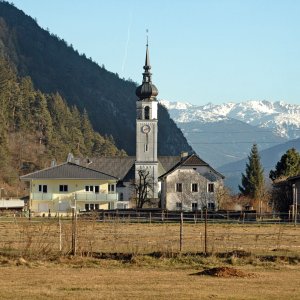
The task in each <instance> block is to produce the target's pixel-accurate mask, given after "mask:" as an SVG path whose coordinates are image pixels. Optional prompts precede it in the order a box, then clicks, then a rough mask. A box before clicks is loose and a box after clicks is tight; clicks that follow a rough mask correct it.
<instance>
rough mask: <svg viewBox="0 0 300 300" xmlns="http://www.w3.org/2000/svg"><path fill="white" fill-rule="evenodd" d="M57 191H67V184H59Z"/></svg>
mask: <svg viewBox="0 0 300 300" xmlns="http://www.w3.org/2000/svg"><path fill="white" fill-rule="evenodd" d="M59 191H60V192H67V191H68V186H67V185H66V184H60V185H59Z"/></svg>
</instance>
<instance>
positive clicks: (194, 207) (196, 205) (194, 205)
mask: <svg viewBox="0 0 300 300" xmlns="http://www.w3.org/2000/svg"><path fill="white" fill-rule="evenodd" d="M192 210H193V211H195V210H198V203H197V202H194V203H192Z"/></svg>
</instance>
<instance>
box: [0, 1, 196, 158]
mask: <svg viewBox="0 0 300 300" xmlns="http://www.w3.org/2000/svg"><path fill="white" fill-rule="evenodd" d="M0 52H1V53H2V54H3V55H6V56H8V57H9V58H10V60H12V61H13V63H14V64H15V66H16V68H17V70H18V72H19V74H20V75H21V76H24V75H29V76H30V77H31V78H32V81H33V83H34V85H35V87H36V88H38V89H40V90H41V91H43V92H47V93H53V92H56V91H58V92H59V93H60V94H61V95H62V96H63V97H64V98H65V99H66V101H67V102H68V104H71V105H76V106H77V107H78V108H79V109H80V110H81V111H83V109H84V108H85V109H86V110H87V112H88V115H89V118H90V120H91V122H92V125H93V127H94V129H95V130H97V131H99V132H100V133H101V134H103V135H104V134H106V135H112V136H113V137H114V139H115V142H116V144H117V146H118V147H119V148H122V149H124V150H125V151H126V152H127V153H128V154H130V155H132V154H134V153H135V116H136V115H135V111H136V109H135V101H136V97H135V88H136V84H135V83H133V82H130V81H125V80H122V79H120V78H119V77H118V75H116V74H113V73H111V72H108V71H107V70H105V68H103V67H99V66H98V65H97V64H96V63H94V62H93V61H91V60H90V59H87V58H86V57H85V55H79V53H78V52H77V51H76V50H74V49H73V48H72V47H71V46H68V45H67V43H66V42H65V41H64V40H62V39H59V38H58V37H56V36H54V35H51V34H50V33H49V32H48V31H46V30H44V29H42V28H40V27H39V26H38V24H37V23H36V21H34V20H33V19H32V18H31V17H29V16H27V15H25V14H24V13H23V12H22V11H21V10H18V9H17V8H15V7H14V6H12V5H11V4H8V3H7V2H0ZM141 70H142V66H141ZM157 85H158V86H159V83H157ZM158 141H159V149H158V152H159V154H160V155H177V154H178V153H179V152H180V151H182V150H184V151H192V148H191V147H190V146H189V145H188V143H187V141H186V139H185V137H184V136H183V134H182V133H181V131H180V130H179V129H178V128H177V126H176V125H175V123H174V122H173V121H172V120H171V119H170V117H169V114H168V112H167V111H166V109H165V108H163V107H162V106H159V130H158Z"/></svg>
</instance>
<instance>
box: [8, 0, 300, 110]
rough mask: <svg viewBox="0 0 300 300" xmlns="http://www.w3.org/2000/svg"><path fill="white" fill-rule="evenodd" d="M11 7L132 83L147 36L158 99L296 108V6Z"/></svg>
mask: <svg viewBox="0 0 300 300" xmlns="http://www.w3.org/2000/svg"><path fill="white" fill-rule="evenodd" d="M12 2H13V3H14V4H15V6H16V7H18V8H19V9H22V10H23V11H24V12H25V13H26V14H28V15H30V16H32V17H33V18H36V19H37V21H38V24H39V25H40V26H42V27H43V28H49V30H50V32H51V33H54V34H56V35H58V36H59V37H61V38H63V39H64V40H66V41H67V42H68V43H69V44H72V45H73V47H74V48H75V49H77V50H78V51H79V52H80V53H85V54H86V56H87V57H92V59H93V60H94V61H96V62H97V63H99V64H100V65H102V64H104V65H105V67H106V69H108V70H110V71H112V72H114V73H118V74H119V76H120V77H124V78H125V79H128V78H131V79H132V80H134V81H136V82H141V79H142V74H141V73H142V71H143V70H142V65H143V63H144V56H145V44H146V29H149V46H150V61H151V65H152V72H153V82H154V83H155V84H156V86H157V87H158V89H159V98H162V99H166V100H169V101H185V102H191V103H193V104H198V105H203V104H206V103H208V102H212V103H223V102H228V101H233V102H239V101H245V100H270V101H278V100H284V101H286V102H288V103H296V104H300V17H299V15H300V1H297V0H281V1H279V0H270V1H268V0H239V1H238V0H205V1H204V0H202V1H201V0H186V1H184V0H149V1H139V0H109V1H108V0H86V1H81V0H80V1H79V0H51V1H46V0H45V1H37V0H12Z"/></svg>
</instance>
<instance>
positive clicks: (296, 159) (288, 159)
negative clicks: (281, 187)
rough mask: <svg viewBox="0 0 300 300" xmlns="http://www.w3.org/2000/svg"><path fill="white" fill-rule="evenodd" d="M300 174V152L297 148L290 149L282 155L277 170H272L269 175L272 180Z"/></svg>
mask: <svg viewBox="0 0 300 300" xmlns="http://www.w3.org/2000/svg"><path fill="white" fill-rule="evenodd" d="M299 174H300V153H299V152H298V151H297V150H296V149H295V148H292V149H289V150H288V151H287V152H286V153H285V154H284V155H282V156H281V159H280V161H279V162H278V163H277V164H276V167H275V170H271V171H270V174H269V177H270V179H271V180H272V181H278V180H284V179H286V178H287V177H290V176H296V175H299Z"/></svg>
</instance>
